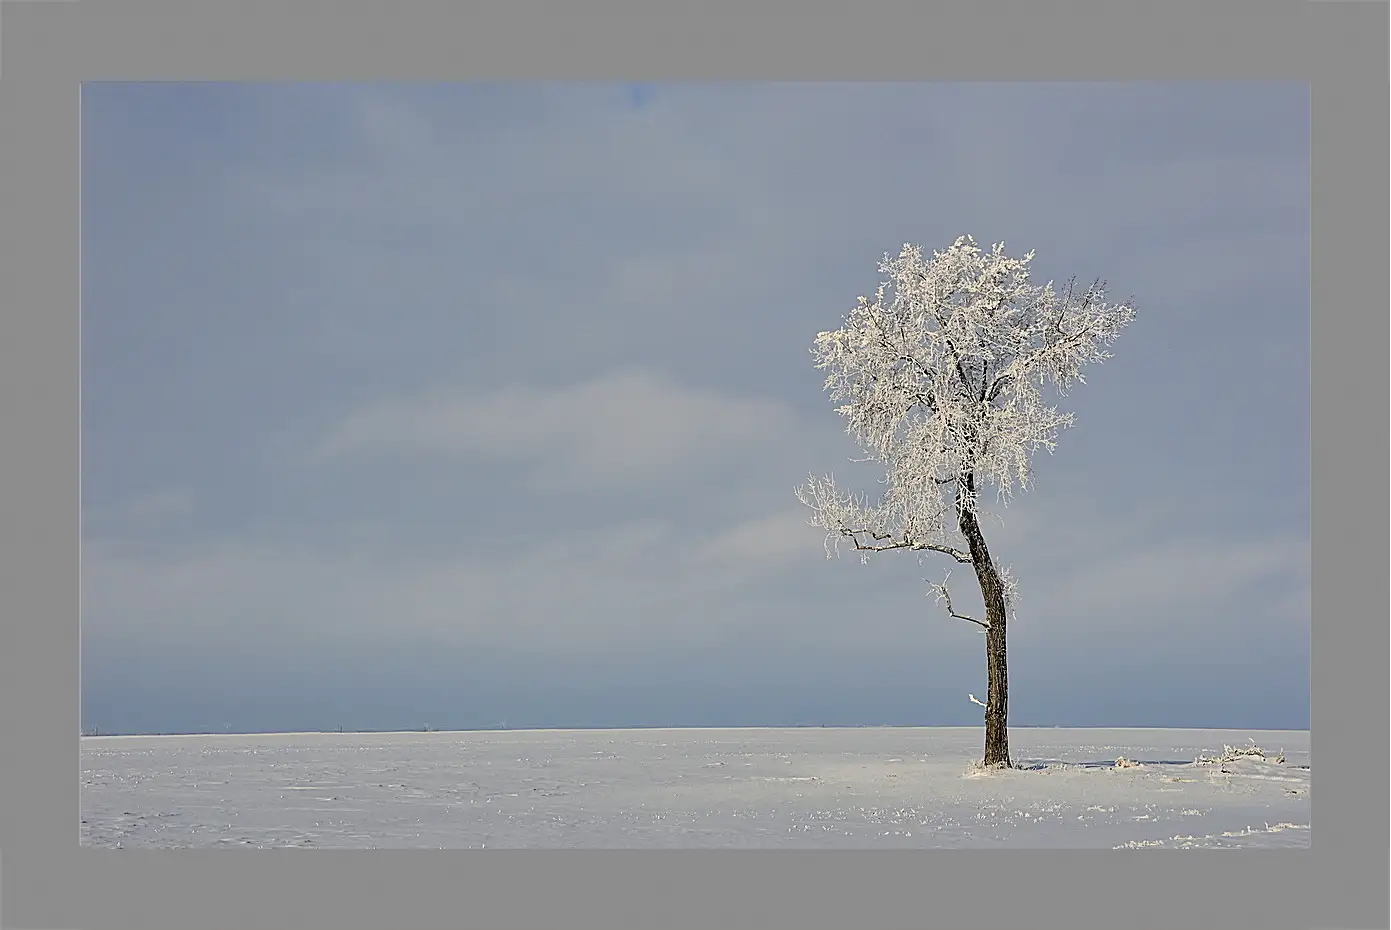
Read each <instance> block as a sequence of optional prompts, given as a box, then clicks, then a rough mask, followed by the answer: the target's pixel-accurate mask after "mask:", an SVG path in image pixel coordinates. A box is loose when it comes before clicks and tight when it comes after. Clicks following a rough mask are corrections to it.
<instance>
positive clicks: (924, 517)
mask: <svg viewBox="0 0 1391 930" xmlns="http://www.w3.org/2000/svg"><path fill="white" fill-rule="evenodd" d="M1033 256H1034V253H1032V252H1029V253H1027V254H1025V255H1024V256H1023V257H1022V258H1011V257H1009V256H1008V255H1006V254H1005V251H1004V244H1003V243H998V244H996V245H994V246H992V247H991V248H990V249H989V250H982V249H981V248H980V247H979V246H977V245H976V243H975V240H974V239H972V238H970V237H969V236H963V237H961V238H959V239H957V240H956V241H955V242H954V243H953V244H952V245H951V247H950V248H948V249H946V250H944V251H940V252H933V253H932V254H931V255H925V254H924V253H923V251H922V249H921V248H920V247H918V246H915V245H905V246H904V247H903V249H902V250H901V251H900V252H899V253H898V255H897V256H890V255H885V256H884V260H883V261H882V262H881V263H880V265H879V270H880V272H881V273H882V274H884V275H885V277H886V280H884V281H883V282H882V283H880V285H879V287H878V288H877V289H876V291H875V293H874V297H873V299H870V298H867V297H861V298H860V299H859V301H858V302H857V305H856V306H855V308H854V309H853V310H851V311H850V313H849V314H848V315H847V316H846V317H845V321H844V325H843V326H841V328H840V329H836V330H829V331H827V332H823V333H820V334H818V335H817V337H816V341H815V344H814V346H813V348H812V354H813V356H814V357H815V358H816V366H817V367H818V368H820V369H822V370H824V371H826V372H827V377H826V382H825V388H826V390H827V391H828V392H829V394H830V395H831V398H832V400H834V401H836V402H838V403H839V406H838V407H837V408H836V412H837V413H839V414H840V415H841V416H843V417H844V418H845V421H846V432H848V433H849V434H850V435H851V436H853V437H854V438H855V440H856V441H857V442H858V443H859V445H860V447H861V449H863V451H864V453H865V460H868V461H874V462H877V463H879V464H882V465H883V466H884V468H885V473H886V475H885V482H884V483H885V488H884V493H883V494H882V495H881V496H880V498H879V499H878V500H876V501H873V502H871V501H869V500H867V499H866V498H865V497H863V496H862V495H859V494H855V493H848V492H846V491H843V490H842V489H841V488H840V487H838V486H837V484H836V481H835V479H834V477H832V476H829V475H828V476H826V477H824V478H817V477H815V476H813V477H812V478H811V479H810V480H809V481H808V482H807V484H805V485H803V486H802V487H801V488H798V490H797V497H798V499H799V500H801V502H802V503H803V504H805V505H806V506H807V507H808V508H810V510H811V512H812V523H813V524H814V525H816V526H819V527H821V528H823V529H824V530H825V531H826V551H827V555H828V556H829V555H832V554H836V553H837V552H838V551H839V547H840V546H841V545H848V546H849V547H851V548H853V549H854V551H856V552H858V553H859V555H860V558H861V560H864V561H867V560H868V559H869V557H870V555H872V554H873V553H876V552H888V551H891V550H896V549H902V550H907V551H911V552H917V553H919V554H920V555H922V554H925V553H937V554H940V555H945V556H948V557H950V558H952V559H954V560H955V561H956V562H958V563H960V564H964V565H970V566H971V567H972V569H973V570H974V571H975V575H976V580H977V582H978V583H979V585H980V590H981V595H982V598H983V600H984V603H985V619H983V620H982V619H978V618H976V617H970V616H967V615H965V614H960V613H957V612H956V610H955V609H954V608H953V607H952V602H951V596H950V594H949V593H948V591H947V587H946V584H945V581H944V582H943V583H942V584H937V583H935V582H928V584H929V586H930V588H931V589H932V590H933V591H935V592H936V595H937V600H938V601H939V602H941V603H943V604H944V605H945V607H946V609H947V613H948V614H949V615H950V616H952V617H955V618H957V619H959V620H966V621H969V622H971V623H974V624H976V625H977V626H979V627H981V628H982V629H983V630H985V637H986V669H987V680H988V687H989V690H988V691H987V693H986V701H985V702H984V706H985V707H986V713H985V725H986V727H985V729H986V733H985V764H986V765H988V766H1008V765H1009V764H1010V762H1009V740H1008V732H1007V714H1008V697H1007V692H1008V677H1007V669H1006V640H1005V632H1006V630H1005V624H1006V620H1007V617H1008V616H1009V615H1010V614H1011V613H1012V612H1013V605H1014V602H1015V599H1016V595H1015V588H1014V581H1013V578H1011V577H1010V575H1009V572H1008V571H1007V570H1002V569H1001V568H1000V567H999V566H998V565H997V564H996V562H995V560H994V559H993V558H992V556H991V554H990V550H989V547H988V546H987V545H986V541H985V536H984V534H983V532H982V531H981V521H980V516H981V513H982V511H981V508H980V494H979V490H980V489H981V488H983V487H984V486H985V485H987V484H990V485H993V486H994V487H995V490H996V492H997V495H998V497H999V498H1000V499H1001V500H1007V499H1008V498H1009V497H1011V496H1012V495H1013V494H1014V492H1015V490H1016V489H1020V490H1026V489H1028V488H1029V486H1030V484H1031V482H1032V472H1031V470H1030V466H1029V459H1030V457H1031V456H1032V455H1033V454H1034V453H1035V452H1037V451H1038V450H1040V449H1042V450H1045V451H1047V452H1050V453H1051V452H1052V451H1053V450H1054V448H1055V447H1056V445H1057V437H1058V434H1059V433H1060V432H1062V431H1063V430H1064V429H1066V428H1068V427H1069V426H1071V425H1072V420H1073V418H1072V414H1070V413H1063V412H1060V411H1059V410H1058V408H1057V407H1055V406H1052V405H1050V404H1048V403H1046V402H1045V401H1044V398H1043V390H1044V389H1045V387H1048V386H1050V385H1051V387H1052V388H1053V390H1054V391H1055V392H1056V393H1057V394H1058V395H1059V396H1062V395H1065V394H1066V393H1067V392H1068V389H1069V388H1070V387H1071V386H1072V385H1073V384H1074V383H1083V382H1084V379H1083V377H1082V368H1083V366H1085V365H1087V364H1091V363H1094V362H1100V361H1102V360H1104V359H1106V358H1109V357H1110V353H1109V352H1108V351H1107V347H1108V346H1109V345H1110V344H1111V343H1112V342H1114V341H1115V340H1116V338H1117V337H1118V336H1119V335H1120V333H1121V330H1123V329H1124V328H1125V327H1126V326H1127V325H1129V323H1130V322H1131V321H1132V320H1133V319H1134V318H1135V308H1134V307H1133V306H1132V305H1131V304H1130V302H1128V301H1127V302H1124V303H1114V304H1113V303H1108V302H1107V301H1106V287H1105V284H1104V283H1102V282H1100V281H1097V282H1096V283H1094V284H1092V285H1090V286H1089V287H1086V288H1078V287H1077V285H1076V281H1075V280H1073V281H1069V282H1068V284H1067V285H1066V287H1064V288H1063V289H1061V290H1058V289H1056V288H1055V287H1054V286H1053V282H1051V281H1050V282H1048V283H1046V284H1043V285H1037V284H1034V283H1033V282H1032V281H1031V280H1030V277H1029V266H1030V263H1031V262H1032V261H1033ZM972 700H973V701H974V700H975V698H974V696H972ZM976 703H981V702H979V701H976Z"/></svg>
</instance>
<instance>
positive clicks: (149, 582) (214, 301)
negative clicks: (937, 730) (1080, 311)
mask: <svg viewBox="0 0 1391 930" xmlns="http://www.w3.org/2000/svg"><path fill="white" fill-rule="evenodd" d="M83 115H84V119H83V260H82V261H83V347H82V350H83V369H82V370H83V427H82V428H83V434H82V439H83V447H82V448H83V452H82V454H83V488H82V490H83V505H82V508H83V521H84V526H83V621H82V622H83V627H82V686H83V692H82V706H83V725H84V727H86V728H88V729H91V728H99V729H100V730H101V731H102V732H175V731H189V730H193V731H197V730H213V731H222V730H227V729H230V730H233V731H237V730H242V731H251V730H294V729H332V728H337V727H339V726H342V727H344V728H346V729H395V728H419V727H421V726H424V725H430V726H434V727H438V728H473V727H488V726H495V725H498V724H500V723H503V722H505V723H506V724H507V725H508V726H557V727H567V726H683V725H713V726H738V725H791V724H919V725H967V724H979V722H980V713H979V711H980V708H978V707H976V706H975V705H973V704H971V703H970V702H969V701H968V700H967V697H966V695H967V693H968V692H974V693H975V694H977V695H983V694H984V676H985V667H984V648H983V643H982V637H981V635H980V631H979V629H978V628H977V627H975V626H973V625H971V624H967V623H964V622H961V621H959V620H953V619H951V618H950V617H948V616H947V615H946V614H945V613H944V612H943V611H942V610H941V608H940V607H939V606H937V605H935V604H934V603H933V600H932V598H931V596H930V591H929V589H928V588H927V585H926V584H925V579H928V578H931V579H934V580H937V579H940V578H941V576H942V573H943V572H944V571H945V570H946V569H947V568H948V567H950V566H949V565H947V564H944V561H943V560H942V559H937V560H926V561H924V562H923V563H922V564H919V563H918V562H917V560H915V559H914V558H913V557H911V556H908V555H904V554H898V553H895V554H891V555H886V556H883V557H880V558H878V559H876V560H875V561H874V562H872V563H871V564H870V565H868V566H862V565H861V564H860V563H859V562H858V560H856V559H853V558H842V559H839V560H832V561H828V560H827V558H826V555H825V551H824V549H823V547H822V537H821V533H820V531H818V530H816V529H814V528H812V527H810V526H808V525H807V524H806V514H805V511H803V510H802V509H801V508H800V505H799V504H798V503H797V502H796V500H795V498H794V496H793V488H794V487H795V486H796V485H797V484H798V483H799V482H801V481H802V480H804V479H805V477H806V475H807V474H808V473H809V472H816V473H824V472H828V471H835V472H836V473H837V474H840V475H859V476H862V477H863V482H864V486H865V488H866V489H867V490H872V488H873V476H872V474H868V473H865V472H864V471H862V470H857V468H858V467H856V466H851V465H850V464H849V463H848V459H849V457H851V456H852V455H854V454H855V451H856V450H855V448H854V446H853V444H852V443H851V441H850V439H849V438H848V437H846V436H845V434H844V432H843V423H842V421H841V420H840V418H839V417H837V416H836V415H835V414H834V413H833V412H832V409H831V405H830V403H829V402H828V400H827V399H826V397H825V395H824V394H823V393H822V391H821V373H820V372H817V371H816V370H815V369H814V368H813V367H812V360H811V356H810V354H809V348H810V346H811V341H812V339H813V337H814V336H815V334H816V333H817V332H818V331H819V330H823V329H831V328H835V327H836V326H837V325H838V324H839V322H840V320H841V318H842V316H843V314H844V313H845V312H847V311H848V310H849V309H850V308H851V307H852V306H853V305H854V301H855V298H856V297H857V296H858V295H860V294H867V293H871V292H872V291H873V289H874V287H875V285H876V283H877V281H878V274H877V272H876V264H877V262H878V260H879V258H880V257H881V256H882V254H883V253H885V252H887V251H893V252H896V251H897V250H898V248H899V247H900V246H901V245H902V244H903V243H904V242H910V241H911V242H915V243H921V244H922V245H923V246H924V247H926V248H942V247H945V246H946V245H948V244H950V242H951V241H952V240H953V239H954V238H955V237H956V236H957V235H960V234H966V233H969V234H972V235H974V236H975V237H976V238H977V239H978V240H980V241H982V242H994V241H997V240H1001V239H1003V240H1004V241H1005V242H1006V243H1007V244H1008V246H1009V247H1010V249H1011V251H1018V252H1024V251H1027V250H1029V249H1034V250H1036V252H1037V258H1036V259H1035V263H1034V270H1035V275H1036V276H1037V277H1040V278H1056V279H1065V278H1067V277H1069V276H1071V275H1074V274H1075V275H1077V276H1079V277H1081V278H1084V279H1090V278H1093V277H1103V278H1106V279H1108V280H1109V281H1110V283H1111V287H1112V291H1113V293H1114V294H1116V295H1117V296H1120V297H1125V296H1128V295H1131V294H1133V295H1134V296H1135V300H1136V303H1137V305H1138V307H1139V311H1140V316H1139V318H1138V319H1137V321H1136V322H1135V323H1134V324H1133V325H1132V326H1131V327H1130V328H1129V329H1128V330H1127V331H1126V332H1125V334H1124V335H1123V336H1122V338H1121V340H1120V341H1119V343H1117V345H1116V347H1115V357H1114V358H1113V359H1111V360H1110V361H1108V362H1106V363H1105V364H1103V365H1101V366H1099V367H1096V368H1094V369H1091V370H1090V371H1089V373H1088V383H1087V385H1086V386H1085V387H1083V388H1081V389H1080V390H1078V391H1077V392H1076V393H1074V394H1073V395H1071V396H1070V397H1068V398H1067V399H1066V400H1065V403H1066V405H1067V406H1068V407H1069V408H1070V409H1072V410H1074V411H1075V412H1076V414H1077V426H1076V427H1075V428H1074V429H1072V430H1070V431H1068V432H1067V433H1065V434H1064V435H1063V437H1062V440H1061V442H1060V444H1059V447H1058V450H1057V452H1056V453H1055V454H1054V455H1053V456H1051V457H1047V456H1045V457H1044V458H1043V459H1042V460H1040V461H1038V462H1037V482H1036V486H1035V488H1034V489H1033V490H1032V491H1031V492H1029V493H1028V494H1027V495H1025V496H1022V497H1019V498H1017V499H1016V500H1015V502H1014V503H1013V504H1012V505H1011V506H1010V508H1009V509H1008V511H1006V512H1004V513H1003V514H1002V515H1001V518H1000V519H999V520H994V521H992V522H990V523H988V524H987V526H986V529H987V533H988V539H989V541H990V544H991V547H992V550H993V551H994V552H995V553H996V555H997V556H998V557H999V558H1000V560H1001V561H1002V562H1004V563H1007V564H1009V565H1010V566H1012V569H1013V571H1014V574H1015V575H1016V576H1017V577H1018V580H1019V585H1020V601H1019V604H1018V618H1017V620H1016V621H1015V622H1014V623H1013V625H1012V626H1011V632H1010V638H1011V642H1010V649H1011V654H1010V662H1011V664H1010V685H1011V691H1010V698H1011V701H1010V704H1011V707H1010V710H1011V723H1012V724H1015V725H1019V726H1027V725H1045V726H1046V725H1059V726H1232V727H1291V728H1304V727H1307V726H1308V720H1309V692H1308V683H1309V679H1308V657H1309V623H1310V614H1309V348H1308V346H1309V299H1308V293H1309V278H1308V247H1309V117H1308V91H1307V88H1306V87H1304V86H1300V85H1276V84H1270V85H1260V84H1229V85H1216V84H1171V85H1158V84H1155V85H1044V84H1038V85H1035V84H1027V85H1026V84H1020V85H1007V84H1000V85H964V84H963V85H928V84H924V85H909V84H904V85H871V84H856V85H718V84H712V85H661V84H643V85H621V84H613V85H438V86H427V85H250V84H248V85H211V84H210V85H176V84H171V85H93V84H89V85H87V86H86V88H85V89H84V94H83ZM958 574H959V573H958ZM957 581H958V584H956V585H955V586H954V589H953V596H954V599H955V600H956V601H957V602H958V608H959V609H964V607H965V606H969V605H970V604H971V603H972V599H973V598H972V595H974V600H975V601H976V602H977V603H978V601H979V594H978V593H976V592H973V591H971V590H970V587H969V586H968V585H966V584H965V583H964V579H961V578H959V577H958V579H957Z"/></svg>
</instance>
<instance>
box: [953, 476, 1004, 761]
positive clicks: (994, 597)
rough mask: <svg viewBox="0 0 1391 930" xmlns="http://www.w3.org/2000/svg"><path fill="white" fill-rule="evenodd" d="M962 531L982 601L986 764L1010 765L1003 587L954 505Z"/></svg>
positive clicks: (975, 530) (979, 539) (969, 522)
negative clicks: (983, 602)
mask: <svg viewBox="0 0 1391 930" xmlns="http://www.w3.org/2000/svg"><path fill="white" fill-rule="evenodd" d="M966 489H967V490H968V491H970V492H972V493H974V491H975V479H974V476H972V475H967V477H966ZM957 518H958V524H959V526H960V528H961V534H962V535H963V536H965V537H966V545H967V547H968V551H969V552H970V554H971V565H972V567H973V568H975V570H976V580H977V581H978V582H979V583H980V593H981V597H982V598H983V599H984V601H985V622H986V624H987V628H986V631H985V670H986V688H987V691H986V698H985V764H986V765H987V766H992V767H1003V768H1010V767H1011V763H1010V758H1009V670H1008V664H1007V661H1006V659H1007V651H1006V644H1005V614H1006V611H1005V586H1004V582H1003V581H1001V579H1000V572H999V570H998V569H997V568H996V567H995V563H994V562H993V561H992V560H991V558H990V550H989V549H988V548H987V547H986V545H985V536H984V534H982V533H981V531H980V522H979V521H978V520H977V519H976V515H975V514H974V513H971V512H970V511H969V510H966V509H965V508H964V507H958V508H957Z"/></svg>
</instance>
